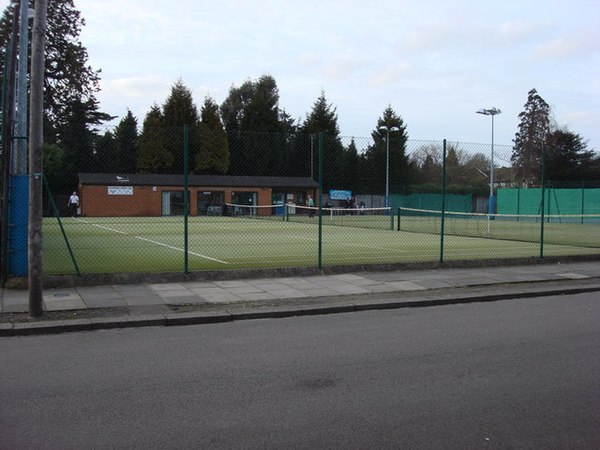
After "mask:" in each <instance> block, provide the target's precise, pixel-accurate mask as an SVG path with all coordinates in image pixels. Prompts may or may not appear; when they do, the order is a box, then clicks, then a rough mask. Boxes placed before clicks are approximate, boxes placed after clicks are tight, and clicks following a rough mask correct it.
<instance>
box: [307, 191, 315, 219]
mask: <svg viewBox="0 0 600 450" xmlns="http://www.w3.org/2000/svg"><path fill="white" fill-rule="evenodd" d="M314 207H315V201H314V200H313V198H312V195H309V196H308V217H312V216H313V215H314Z"/></svg>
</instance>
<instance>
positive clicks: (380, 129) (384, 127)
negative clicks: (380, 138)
mask: <svg viewBox="0 0 600 450" xmlns="http://www.w3.org/2000/svg"><path fill="white" fill-rule="evenodd" d="M377 129H378V130H379V131H387V132H388V133H391V132H392V131H400V128H398V127H388V126H387V125H382V126H380V127H379V128H377Z"/></svg>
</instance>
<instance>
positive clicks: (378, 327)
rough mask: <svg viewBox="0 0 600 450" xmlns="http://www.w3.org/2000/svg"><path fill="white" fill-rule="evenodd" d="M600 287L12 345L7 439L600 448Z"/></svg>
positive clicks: (3, 369) (66, 444)
mask: <svg viewBox="0 0 600 450" xmlns="http://www.w3.org/2000/svg"><path fill="white" fill-rule="evenodd" d="M597 297H598V294H597V293H593V294H582V295H573V296H561V297H547V298H537V299H526V300H523V299H522V300H509V301H502V302H496V303H488V304H485V303H478V304H468V305H452V306H441V307H429V308H415V309H402V310H390V311H374V312H360V313H349V314H338V315H326V316H316V317H297V318H289V319H277V320H257V321H243V322H232V323H226V324H215V325H200V326H182V327H173V328H168V327H167V328H143V329H126V330H110V331H94V332H85V333H72V334H63V335H46V336H31V337H9V338H2V339H0V399H1V401H0V448H2V449H28V448H31V449H34V448H35V449H57V448H61V449H69V448H73V449H75V448H77V449H81V448H98V449H102V448H106V449H109V448H110V449H117V448H127V449H133V448H140V449H141V448H143V449H152V448H157V449H158V448H160V449H165V448H286V449H287V448H311V449H316V448H340V449H341V448H344V449H354V448H365V449H366V448H411V449H418V448H427V449H432V448H440V449H441V448H474V449H475V448H476V449H481V448H545V449H548V448H598V447H599V446H600V299H598V298H597Z"/></svg>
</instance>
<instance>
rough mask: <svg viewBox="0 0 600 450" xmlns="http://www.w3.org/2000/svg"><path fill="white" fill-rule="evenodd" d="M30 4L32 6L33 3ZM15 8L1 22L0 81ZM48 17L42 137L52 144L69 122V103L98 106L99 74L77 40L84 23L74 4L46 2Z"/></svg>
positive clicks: (68, 0)
mask: <svg viewBox="0 0 600 450" xmlns="http://www.w3.org/2000/svg"><path fill="white" fill-rule="evenodd" d="M29 4H30V6H33V1H32V0H30V1H29ZM18 6H19V5H18V3H12V2H11V3H10V4H9V5H8V6H7V7H6V9H5V10H4V13H3V15H2V18H1V19H0V77H2V76H3V75H2V74H3V73H4V70H3V69H4V50H5V46H6V43H7V42H8V39H9V38H10V36H11V34H12V31H13V30H12V28H13V25H12V17H13V14H14V13H15V11H17V13H18ZM47 16H48V17H47V32H46V49H45V81H44V115H45V120H46V123H45V125H44V134H45V141H46V142H48V143H55V142H57V132H58V129H59V128H60V127H61V126H62V125H64V124H65V123H66V122H67V121H68V120H69V119H68V118H67V116H68V115H69V110H70V108H71V106H70V105H71V103H73V102H75V101H77V102H80V103H82V104H86V103H88V102H91V103H92V104H97V101H96V98H95V94H96V93H97V92H98V91H99V90H100V84H99V83H100V71H99V70H94V69H93V68H92V67H91V66H89V65H88V54H87V49H86V48H85V47H84V46H83V45H82V44H81V42H80V40H79V36H80V34H81V30H82V28H83V27H84V26H85V20H84V19H83V17H81V13H80V12H79V11H78V10H77V9H75V7H74V3H73V0H61V1H51V2H48V14H47ZM31 26H32V24H30V33H31ZM29 54H31V52H29ZM104 117H105V118H106V117H110V116H108V115H105V116H104Z"/></svg>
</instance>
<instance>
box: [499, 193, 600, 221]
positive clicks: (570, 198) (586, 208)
mask: <svg viewBox="0 0 600 450" xmlns="http://www.w3.org/2000/svg"><path fill="white" fill-rule="evenodd" d="M497 195H498V199H497V208H498V209H497V212H498V214H521V215H529V214H540V213H541V212H542V211H541V208H540V204H541V199H542V190H541V188H528V189H520V188H519V189H498V193H497ZM543 212H544V214H552V215H573V214H600V189H554V188H547V189H546V190H545V193H544V211H543Z"/></svg>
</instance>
